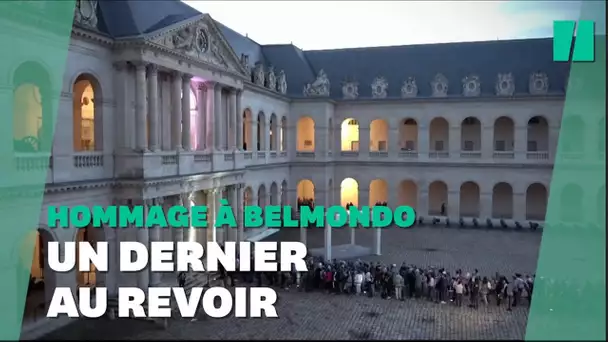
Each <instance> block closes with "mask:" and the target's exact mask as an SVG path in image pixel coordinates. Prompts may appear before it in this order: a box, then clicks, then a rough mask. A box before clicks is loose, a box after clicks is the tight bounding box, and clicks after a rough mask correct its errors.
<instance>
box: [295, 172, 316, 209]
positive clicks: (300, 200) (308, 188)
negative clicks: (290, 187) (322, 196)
mask: <svg viewBox="0 0 608 342" xmlns="http://www.w3.org/2000/svg"><path fill="white" fill-rule="evenodd" d="M296 194H297V199H296V203H297V204H298V210H299V209H300V206H301V205H311V204H314V202H315V185H314V183H313V182H312V181H311V180H310V179H302V180H301V181H299V182H298V187H297V190H296Z"/></svg>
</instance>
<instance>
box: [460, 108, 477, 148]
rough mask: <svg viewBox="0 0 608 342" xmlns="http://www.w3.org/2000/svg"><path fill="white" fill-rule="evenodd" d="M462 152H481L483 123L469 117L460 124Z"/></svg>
mask: <svg viewBox="0 0 608 342" xmlns="http://www.w3.org/2000/svg"><path fill="white" fill-rule="evenodd" d="M460 125H461V126H460V150H462V151H475V152H477V151H481V122H480V121H479V119H477V118H476V117H472V116H469V117H468V118H465V119H464V120H462V122H461V123H460Z"/></svg>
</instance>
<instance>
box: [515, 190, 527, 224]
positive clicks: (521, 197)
mask: <svg viewBox="0 0 608 342" xmlns="http://www.w3.org/2000/svg"><path fill="white" fill-rule="evenodd" d="M513 220H515V221H519V223H521V224H522V225H523V224H524V222H523V221H525V220H526V193H525V190H524V192H521V191H514V192H513Z"/></svg>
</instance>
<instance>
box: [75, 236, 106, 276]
mask: <svg viewBox="0 0 608 342" xmlns="http://www.w3.org/2000/svg"><path fill="white" fill-rule="evenodd" d="M100 233H103V230H102V229H97V228H93V227H91V226H89V227H87V228H81V229H78V231H77V233H76V239H75V241H76V253H78V245H79V242H88V243H89V244H90V245H91V246H92V247H93V248H97V247H96V246H97V241H103V240H104V239H103V237H102V236H100ZM77 262H78V261H77ZM78 265H79V264H77V266H76V267H79V266H78ZM97 276H98V274H97V270H96V269H95V265H93V264H91V265H90V271H88V272H80V271H78V268H77V271H76V284H77V286H78V287H95V286H96V285H97V281H98V279H97Z"/></svg>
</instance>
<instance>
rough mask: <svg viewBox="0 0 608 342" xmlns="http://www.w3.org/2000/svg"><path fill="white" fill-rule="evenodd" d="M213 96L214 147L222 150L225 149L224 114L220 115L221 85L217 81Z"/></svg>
mask: <svg viewBox="0 0 608 342" xmlns="http://www.w3.org/2000/svg"><path fill="white" fill-rule="evenodd" d="M213 97H214V100H213V102H214V112H213V115H214V120H215V123H216V127H217V128H216V130H215V132H216V134H215V147H216V149H218V150H220V151H223V150H225V149H226V144H225V143H224V142H225V141H226V126H224V116H223V115H222V111H223V109H222V86H221V85H220V84H219V83H216V84H215V89H214V92H213Z"/></svg>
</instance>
